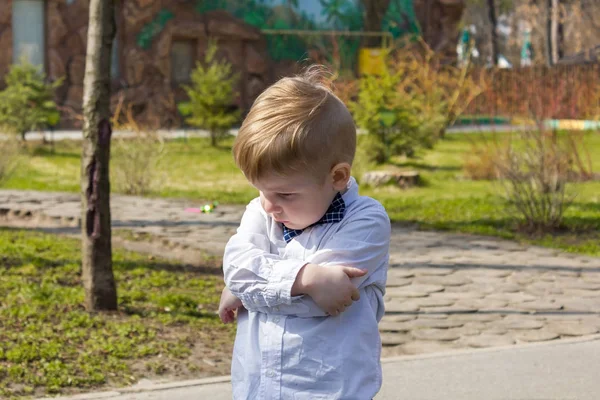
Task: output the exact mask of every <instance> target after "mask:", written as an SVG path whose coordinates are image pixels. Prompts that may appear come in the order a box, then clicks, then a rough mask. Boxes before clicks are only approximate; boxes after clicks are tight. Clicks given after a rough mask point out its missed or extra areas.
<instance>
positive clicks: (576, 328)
mask: <svg viewBox="0 0 600 400" xmlns="http://www.w3.org/2000/svg"><path fill="white" fill-rule="evenodd" d="M546 329H548V331H549V332H553V333H556V334H557V335H560V336H584V335H593V334H594V333H597V332H598V330H599V329H598V326H597V325H596V324H589V323H588V324H586V323H585V322H584V323H578V322H562V323H557V322H553V323H549V324H548V325H547V326H546Z"/></svg>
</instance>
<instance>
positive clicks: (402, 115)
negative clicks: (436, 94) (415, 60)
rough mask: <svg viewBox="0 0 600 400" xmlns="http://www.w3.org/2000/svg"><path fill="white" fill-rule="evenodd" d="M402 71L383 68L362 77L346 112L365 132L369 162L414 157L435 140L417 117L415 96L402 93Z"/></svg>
mask: <svg viewBox="0 0 600 400" xmlns="http://www.w3.org/2000/svg"><path fill="white" fill-rule="evenodd" d="M405 83H406V80H405V76H404V70H402V69H399V70H398V69H396V70H392V69H391V68H387V69H386V70H385V72H383V73H382V74H381V75H365V76H363V77H362V78H360V80H359V93H358V99H357V101H356V102H352V103H350V109H351V110H352V112H353V114H354V118H355V120H356V123H357V124H358V126H359V127H360V128H362V129H364V130H366V131H367V133H368V134H369V136H371V139H370V140H367V141H365V143H364V145H365V146H366V152H367V154H368V156H369V159H370V161H373V162H376V163H378V164H382V163H385V162H387V161H389V159H390V158H391V157H393V156H396V155H407V156H412V155H414V153H415V151H416V150H418V149H419V148H422V147H426V148H431V147H432V146H433V144H434V143H435V140H436V138H437V135H436V132H435V131H434V130H431V129H428V128H427V125H425V124H423V121H422V119H421V117H420V110H421V109H422V105H421V101H422V100H421V99H420V98H419V96H418V94H410V93H407V92H405V91H404V90H403V85H404V84H405Z"/></svg>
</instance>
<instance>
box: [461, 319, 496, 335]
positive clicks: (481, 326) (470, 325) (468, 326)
mask: <svg viewBox="0 0 600 400" xmlns="http://www.w3.org/2000/svg"><path fill="white" fill-rule="evenodd" d="M488 327H489V324H486V323H484V322H478V321H469V322H465V323H464V325H463V326H462V327H461V329H465V330H471V331H477V332H480V333H481V332H482V331H484V330H486V329H487V328H488Z"/></svg>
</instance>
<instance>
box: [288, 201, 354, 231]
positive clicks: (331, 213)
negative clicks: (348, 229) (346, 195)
mask: <svg viewBox="0 0 600 400" xmlns="http://www.w3.org/2000/svg"><path fill="white" fill-rule="evenodd" d="M344 211H346V203H344V199H343V198H342V195H341V194H340V193H339V192H338V194H336V195H335V197H334V198H333V201H332V202H331V205H330V206H329V208H328V209H327V211H326V212H325V215H323V217H322V218H321V219H320V220H318V221H317V222H315V223H314V224H312V225H311V226H315V225H320V224H329V223H333V222H340V221H341V220H342V219H343V218H344ZM303 231H304V229H289V228H288V227H287V226H285V225H283V238H284V239H285V242H286V243H289V242H290V240H292V239H293V238H295V237H296V236H298V235H299V234H301V233H302V232H303Z"/></svg>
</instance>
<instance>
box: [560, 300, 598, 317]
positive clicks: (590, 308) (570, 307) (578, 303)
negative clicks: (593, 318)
mask: <svg viewBox="0 0 600 400" xmlns="http://www.w3.org/2000/svg"><path fill="white" fill-rule="evenodd" d="M560 303H561V304H562V306H563V309H564V310H565V311H580V312H582V311H584V312H595V313H598V312H600V299H584V298H577V297H567V298H564V297H563V298H561V299H560Z"/></svg>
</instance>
